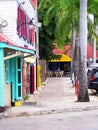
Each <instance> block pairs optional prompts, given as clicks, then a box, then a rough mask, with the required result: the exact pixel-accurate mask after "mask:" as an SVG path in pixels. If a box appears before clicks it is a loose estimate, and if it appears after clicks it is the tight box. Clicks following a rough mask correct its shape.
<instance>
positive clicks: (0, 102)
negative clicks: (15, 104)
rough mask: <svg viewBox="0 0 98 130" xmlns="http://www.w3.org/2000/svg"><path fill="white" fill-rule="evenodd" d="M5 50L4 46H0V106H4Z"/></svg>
mask: <svg viewBox="0 0 98 130" xmlns="http://www.w3.org/2000/svg"><path fill="white" fill-rule="evenodd" d="M3 57H4V52H3V48H0V74H1V76H0V106H1V107H4V106H5V104H4V59H3Z"/></svg>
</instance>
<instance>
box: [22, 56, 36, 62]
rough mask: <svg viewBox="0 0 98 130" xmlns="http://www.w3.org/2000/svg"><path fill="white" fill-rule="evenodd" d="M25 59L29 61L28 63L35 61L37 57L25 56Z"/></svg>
mask: <svg viewBox="0 0 98 130" xmlns="http://www.w3.org/2000/svg"><path fill="white" fill-rule="evenodd" d="M24 61H25V62H28V63H35V62H36V59H35V58H34V57H32V56H30V57H27V58H24Z"/></svg>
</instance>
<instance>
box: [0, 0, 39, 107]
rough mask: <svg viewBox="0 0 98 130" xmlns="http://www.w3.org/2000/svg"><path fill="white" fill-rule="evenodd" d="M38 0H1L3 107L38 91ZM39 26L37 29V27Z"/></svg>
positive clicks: (0, 92) (0, 88) (0, 86)
mask: <svg viewBox="0 0 98 130" xmlns="http://www.w3.org/2000/svg"><path fill="white" fill-rule="evenodd" d="M38 24H39V22H38V18H37V0H0V73H1V76H0V106H2V107H4V106H10V105H11V104H12V105H15V104H17V102H18V101H22V100H23V97H24V96H25V95H26V94H27V93H33V92H34V90H35V89H36V87H37V85H36V68H37V67H36V65H37V63H36V60H37V58H36V54H37V52H36V50H37V49H38V48H37V46H38V45H37V44H38V43H37V42H36V41H37V39H38V37H37V36H38V28H39V25H38ZM37 25H38V26H37Z"/></svg>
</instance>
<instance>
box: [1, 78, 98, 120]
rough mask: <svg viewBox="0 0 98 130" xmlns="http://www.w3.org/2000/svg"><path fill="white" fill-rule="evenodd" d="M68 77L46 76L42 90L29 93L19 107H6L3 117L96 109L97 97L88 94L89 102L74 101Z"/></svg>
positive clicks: (73, 93) (97, 104) (75, 98)
mask: <svg viewBox="0 0 98 130" xmlns="http://www.w3.org/2000/svg"><path fill="white" fill-rule="evenodd" d="M76 100H77V97H76V95H75V90H74V87H72V84H71V80H70V78H65V77H60V78H56V77H55V78H48V79H47V82H46V85H44V87H42V90H39V91H36V92H35V94H34V95H30V98H29V100H28V101H27V102H24V103H23V104H22V105H21V106H19V107H11V108H8V109H7V110H6V111H5V112H4V113H3V117H5V118H7V117H16V116H34V115H42V114H51V113H61V112H70V111H83V110H91V109H98V97H97V96H94V95H93V96H91V95H90V102H76Z"/></svg>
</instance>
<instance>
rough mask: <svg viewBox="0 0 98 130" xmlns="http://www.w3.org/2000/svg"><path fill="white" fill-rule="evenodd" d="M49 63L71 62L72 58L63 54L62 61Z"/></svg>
mask: <svg viewBox="0 0 98 130" xmlns="http://www.w3.org/2000/svg"><path fill="white" fill-rule="evenodd" d="M49 62H71V58H70V57H69V56H67V55H64V54H62V55H61V58H60V59H57V60H56V59H54V60H51V61H49Z"/></svg>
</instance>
